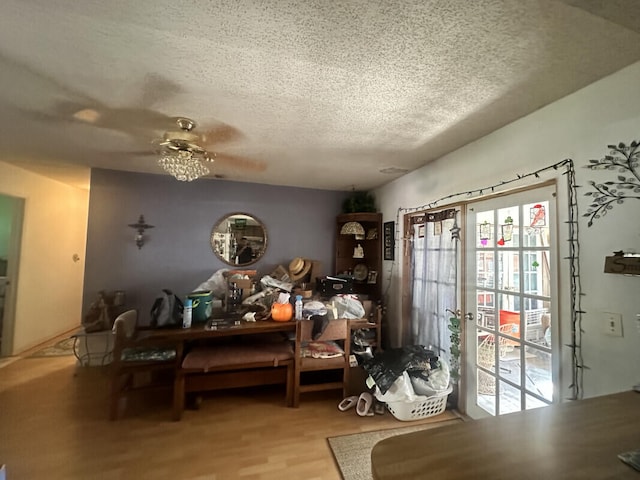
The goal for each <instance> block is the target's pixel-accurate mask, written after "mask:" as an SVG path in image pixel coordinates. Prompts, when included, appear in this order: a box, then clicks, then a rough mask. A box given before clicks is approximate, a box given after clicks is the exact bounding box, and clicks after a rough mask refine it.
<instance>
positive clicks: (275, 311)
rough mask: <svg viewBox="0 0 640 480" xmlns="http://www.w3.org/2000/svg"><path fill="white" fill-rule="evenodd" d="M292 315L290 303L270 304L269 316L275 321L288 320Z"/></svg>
mask: <svg viewBox="0 0 640 480" xmlns="http://www.w3.org/2000/svg"><path fill="white" fill-rule="evenodd" d="M291 317H293V305H291V304H290V303H274V304H273V305H271V318H273V319H274V320H275V321H276V322H288V321H289V320H291Z"/></svg>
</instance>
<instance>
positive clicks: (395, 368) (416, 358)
mask: <svg viewBox="0 0 640 480" xmlns="http://www.w3.org/2000/svg"><path fill="white" fill-rule="evenodd" d="M438 366H439V363H438V356H437V355H436V354H435V353H434V352H433V351H432V350H429V349H428V348H427V347H425V346H424V345H408V346H406V347H400V348H391V349H389V350H385V351H384V352H382V353H376V354H375V355H374V357H373V358H371V359H368V360H366V361H365V362H364V363H363V364H362V367H363V368H364V370H365V371H366V372H367V373H368V374H369V375H371V377H372V378H373V380H374V381H375V382H376V385H377V386H378V388H379V389H380V393H381V394H382V395H384V394H385V393H387V390H389V388H390V387H391V385H393V383H394V382H395V381H396V380H397V378H398V377H399V376H401V375H402V374H403V372H404V371H405V370H407V371H408V372H409V373H410V374H411V372H424V371H426V370H429V369H431V368H437V367H438Z"/></svg>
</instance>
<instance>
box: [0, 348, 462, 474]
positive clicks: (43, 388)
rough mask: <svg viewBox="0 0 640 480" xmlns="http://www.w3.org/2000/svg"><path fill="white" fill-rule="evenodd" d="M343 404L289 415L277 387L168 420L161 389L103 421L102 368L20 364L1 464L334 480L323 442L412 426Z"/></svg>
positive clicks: (329, 398)
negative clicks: (115, 417) (114, 418)
mask: <svg viewBox="0 0 640 480" xmlns="http://www.w3.org/2000/svg"><path fill="white" fill-rule="evenodd" d="M340 400H341V395H340V392H339V391H335V392H331V391H329V392H317V393H308V394H304V395H303V396H302V397H301V402H300V408H297V409H292V408H286V407H285V406H284V393H283V391H282V390H281V389H280V388H277V387H266V388H265V387H260V388H255V389H243V390H232V391H226V392H215V393H214V394H212V395H209V396H206V397H205V399H204V402H203V403H202V405H201V407H200V410H197V411H196V410H187V411H185V413H184V416H183V419H182V421H181V422H172V421H171V420H170V417H171V406H170V392H169V391H166V392H159V393H157V394H155V395H153V396H145V397H142V396H139V395H138V396H134V397H133V398H131V399H130V400H129V402H128V404H127V409H126V411H125V413H124V415H123V418H122V419H121V420H119V421H117V422H109V421H108V420H107V377H106V373H105V371H104V370H102V369H100V368H98V367H84V368H78V367H76V365H75V358H74V357H51V358H24V359H20V360H17V361H15V362H11V363H9V364H7V365H5V366H3V367H2V368H0V464H2V463H4V464H6V465H7V479H8V480H23V479H28V480H38V479H46V480H57V479H65V480H69V479H72V480H73V479H82V480H87V479H90V480H94V479H96V480H102V479H105V480H106V479H109V480H111V479H154V480H163V479H172V480H204V479H206V480H226V479H236V478H237V479H261V480H268V479H277V480H289V479H294V480H295V479H301V480H302V479H304V480H314V479H315V480H339V479H340V478H341V476H340V473H339V470H338V468H337V466H336V464H335V462H334V459H333V456H332V453H331V450H330V448H329V445H328V442H327V440H326V439H327V437H332V436H338V435H345V434H349V433H357V432H366V431H371V430H379V429H385V428H395V427H401V426H406V425H408V423H407V422H400V421H398V420H396V419H395V418H394V417H393V416H392V415H391V414H389V413H388V412H386V413H385V414H384V415H376V416H374V417H359V416H358V415H356V413H355V411H354V410H350V411H347V412H340V411H339V410H338V409H337V404H338V403H339V401H340ZM442 415H443V416H447V417H449V416H451V417H453V416H454V414H452V413H449V412H448V411H447V412H445V413H444V414H442ZM433 420H434V418H430V419H427V421H433ZM422 422H424V420H423V421H422ZM417 423H420V422H411V423H410V424H412V425H413V424H417Z"/></svg>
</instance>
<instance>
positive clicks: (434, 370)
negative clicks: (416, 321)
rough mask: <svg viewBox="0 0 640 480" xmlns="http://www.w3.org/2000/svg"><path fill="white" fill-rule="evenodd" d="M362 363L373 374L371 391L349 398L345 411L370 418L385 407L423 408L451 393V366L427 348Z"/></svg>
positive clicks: (392, 352) (389, 352)
mask: <svg viewBox="0 0 640 480" xmlns="http://www.w3.org/2000/svg"><path fill="white" fill-rule="evenodd" d="M360 364H361V365H362V367H363V368H364V370H365V372H366V373H367V374H368V375H369V377H368V378H367V381H366V384H367V387H369V388H370V389H371V391H370V392H364V393H362V394H361V395H360V396H354V397H347V398H345V399H344V400H342V402H340V404H339V405H338V409H340V410H341V411H346V410H349V409H351V408H353V407H354V406H355V407H356V412H357V413H358V415H360V416H369V415H373V413H371V412H376V413H377V412H378V411H379V412H380V413H383V412H384V406H385V405H386V406H387V407H390V406H392V405H396V406H397V405H398V404H407V405H414V404H415V405H420V404H421V402H426V401H429V399H432V398H434V397H441V396H443V395H444V394H446V393H448V392H450V385H449V382H450V373H449V364H448V363H447V362H446V360H445V359H443V358H440V357H438V356H437V355H436V354H435V352H433V351H432V350H429V349H427V348H426V347H425V346H423V345H410V346H406V347H401V348H392V349H388V350H385V351H383V352H377V353H376V354H375V355H371V356H370V357H369V358H363V359H362V360H361V362H360ZM389 410H390V411H391V412H392V413H393V414H394V415H396V413H395V412H394V409H393V408H389ZM396 417H398V415H396ZM401 419H403V420H404V419H405V418H401Z"/></svg>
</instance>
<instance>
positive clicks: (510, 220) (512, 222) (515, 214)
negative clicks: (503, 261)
mask: <svg viewBox="0 0 640 480" xmlns="http://www.w3.org/2000/svg"><path fill="white" fill-rule="evenodd" d="M497 244H498V246H499V247H519V246H520V212H519V211H518V207H517V206H515V207H508V208H501V209H500V210H498V240H497Z"/></svg>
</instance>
